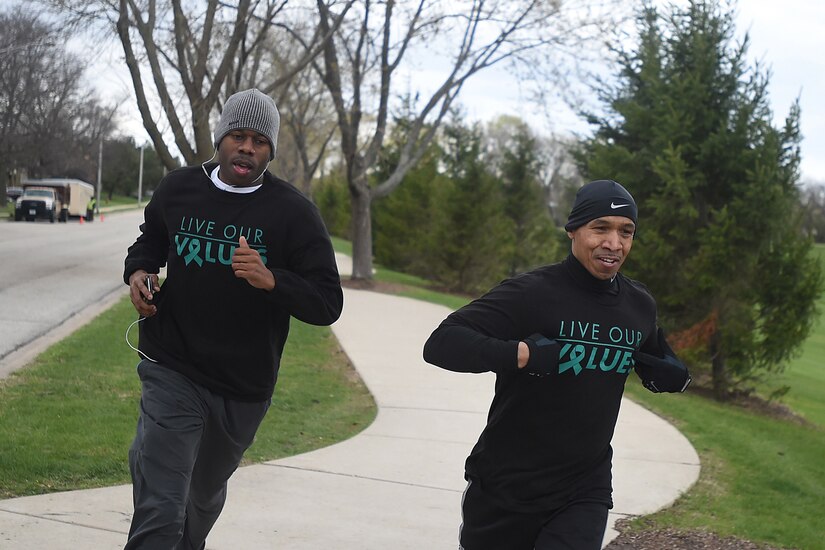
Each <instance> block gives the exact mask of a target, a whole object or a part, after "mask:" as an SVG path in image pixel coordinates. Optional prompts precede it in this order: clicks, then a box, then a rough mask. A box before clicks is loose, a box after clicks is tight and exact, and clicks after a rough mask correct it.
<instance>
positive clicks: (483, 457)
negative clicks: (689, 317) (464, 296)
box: [424, 255, 687, 512]
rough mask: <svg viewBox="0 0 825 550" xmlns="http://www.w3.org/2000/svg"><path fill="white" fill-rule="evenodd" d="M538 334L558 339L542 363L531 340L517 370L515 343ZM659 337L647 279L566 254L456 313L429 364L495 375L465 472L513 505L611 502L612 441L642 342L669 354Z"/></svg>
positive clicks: (432, 346) (428, 350)
mask: <svg viewBox="0 0 825 550" xmlns="http://www.w3.org/2000/svg"><path fill="white" fill-rule="evenodd" d="M535 334H540V335H543V336H545V337H547V338H550V339H554V340H555V343H554V345H555V347H554V348H553V353H552V355H551V358H550V359H549V360H546V361H545V362H547V363H549V364H546V365H539V366H537V365H531V363H532V362H533V360H534V358H536V359H538V358H540V357H542V356H541V355H540V354H537V353H534V351H535V349H536V348H535V343H534V342H533V343H531V344H530V345H531V359H530V363H528V367H529V368H525V369H521V370H519V369H518V368H517V346H518V342H519V341H521V340H526V339H529V338H530V337H531V336H532V335H535ZM657 335H658V330H657V326H656V303H655V301H654V299H653V297H652V296H651V295H650V293H649V292H648V291H647V289H646V288H645V287H644V286H643V285H642V284H640V283H638V282H636V281H633V280H632V279H629V278H627V277H625V276H623V275H622V274H618V275H617V276H616V277H615V278H614V280H613V281H603V280H599V279H596V278H595V277H593V276H592V275H590V273H589V272H588V271H587V270H586V269H585V268H584V267H583V266H582V265H581V264H580V263H579V262H578V260H576V259H575V257H573V256H572V255H570V256H568V258H567V259H566V260H565V261H564V262H561V263H558V264H554V265H549V266H545V267H542V268H539V269H537V270H535V271H532V272H529V273H525V274H523V275H520V276H517V277H514V278H512V279H508V280H506V281H504V282H503V283H501V284H500V285H499V286H497V287H495V288H494V289H492V290H491V291H490V292H489V293H487V294H486V295H484V296H482V297H481V298H479V299H478V300H475V301H474V302H472V303H470V304H469V305H467V306H465V307H463V308H461V309H460V310H458V311H456V312H455V313H453V314H451V315H450V316H449V317H448V318H447V319H446V320H445V321H444V322H443V323H442V324H441V325H440V326H439V327H438V328H437V329H436V330H435V331H434V332H433V334H432V335H431V336H430V338H429V340H428V341H427V343H426V345H425V347H424V359H425V360H426V361H427V362H429V363H432V364H435V365H438V366H440V367H442V368H445V369H448V370H453V371H458V372H487V371H494V372H495V373H496V375H497V376H496V386H495V397H494V399H493V402H492V405H491V407H490V412H489V416H488V420H487V426H486V428H485V429H484V431H483V432H482V434H481V436H480V438H479V440H478V443H477V444H476V445H475V447H474V448H473V450H472V453H471V454H470V456H469V458H468V459H467V462H466V474H467V476H468V477H469V478H472V479H473V480H474V481H476V482H478V483H479V484H480V485H481V488H482V490H483V491H484V492H485V493H487V494H488V495H489V496H490V497H492V498H494V499H496V500H497V501H499V503H500V504H501V505H503V506H505V507H506V508H509V509H511V510H516V511H525V512H534V511H546V510H552V509H554V508H557V507H558V506H561V505H564V504H565V503H566V502H568V501H569V500H570V499H574V498H576V499H589V500H596V501H601V502H605V503H607V504H608V505H609V506H612V498H611V494H612V487H611V456H612V449H611V446H610V440H611V438H612V436H613V430H614V427H615V425H616V419H617V416H618V413H619V405H620V401H621V397H622V392H623V391H624V384H625V380H626V378H627V376H628V375H629V374H630V372H631V371H632V370H633V369H634V353H635V352H636V351H637V350H639V349H640V348H644V350H645V351H647V352H648V353H650V354H652V355H655V356H658V357H662V356H663V355H665V351H664V350H662V349H660V348H659V345H658V338H657ZM533 340H535V339H533ZM667 351H668V352H669V348H668V350H667ZM670 353H672V352H670ZM545 357H546V356H545ZM679 370H680V374H679V378H680V380H681V379H682V377H683V376H684V377H686V376H687V371H686V369H684V366H683V365H681V363H679ZM537 374H543V375H541V376H539V375H537ZM660 385H661V384H660ZM683 387H684V380H682V382H681V386H680V387H679V388H678V389H677V390H676V391H679V390H680V389H683ZM662 389H664V391H672V388H670V387H668V388H662Z"/></svg>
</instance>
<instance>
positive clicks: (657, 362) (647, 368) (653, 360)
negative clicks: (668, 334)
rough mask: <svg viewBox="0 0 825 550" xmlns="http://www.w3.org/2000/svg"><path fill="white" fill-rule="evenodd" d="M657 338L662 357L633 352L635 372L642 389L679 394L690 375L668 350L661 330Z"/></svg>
mask: <svg viewBox="0 0 825 550" xmlns="http://www.w3.org/2000/svg"><path fill="white" fill-rule="evenodd" d="M657 337H658V339H659V349H660V350H661V352H662V354H663V357H656V356H655V355H650V354H649V353H644V352H642V351H637V352H635V353H634V354H633V359H634V360H635V362H636V367H635V368H636V372H637V373H639V377H640V378H641V379H642V384H644V387H646V388H647V389H649V390H650V391H652V392H653V393H660V392H668V393H681V392H683V391H685V390H686V389H687V387H688V385H689V384H690V373H688V370H687V367H686V366H685V365H684V364H683V363H682V362H681V361H679V359H678V358H677V357H676V354H675V353H673V350H672V349H670V346H669V345H668V343H667V340H665V333H664V332H663V331H662V329H661V328H660V329H659V331H658V334H657Z"/></svg>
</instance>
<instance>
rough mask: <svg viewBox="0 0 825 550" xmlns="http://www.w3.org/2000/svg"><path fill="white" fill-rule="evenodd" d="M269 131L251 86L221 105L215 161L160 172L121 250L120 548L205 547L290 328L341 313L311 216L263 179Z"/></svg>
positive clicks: (322, 236)
mask: <svg viewBox="0 0 825 550" xmlns="http://www.w3.org/2000/svg"><path fill="white" fill-rule="evenodd" d="M279 123H280V117H279V115H278V109H277V108H276V106H275V102H274V101H273V100H272V98H270V97H268V96H266V95H265V94H263V93H261V92H260V91H258V90H245V91H242V92H238V93H236V94H234V95H232V96H231V97H229V99H227V101H226V104H225V105H224V109H223V112H222V113H221V117H220V121H219V122H218V125H217V127H216V128H215V149H216V154H217V157H218V162H217V163H208V162H207V163H204V164H203V165H201V166H193V167H188V168H181V169H179V170H174V171H172V172H170V173H169V174H168V175H167V176H166V177H164V178H163V180H162V181H161V183H160V185H158V187H157V189H156V191H155V193H154V195H153V196H152V200H151V201H150V202H149V204H147V205H146V209H145V210H144V223H143V224H142V225H141V226H140V235H139V236H138V238H137V240H136V241H135V243H134V244H133V245H132V246H131V247H129V251H128V254H127V256H126V262H125V269H124V272H123V280H124V282H125V283H126V284H128V285H129V287H130V292H131V299H132V304H133V305H134V307H135V309H136V310H137V312H138V314H139V315H140V318H139V321H136V322H138V323H139V324H138V326H139V334H140V335H139V343H138V348H137V351H138V354H139V358H140V362H139V363H138V367H137V371H138V375H139V377H140V381H141V398H140V414H139V417H138V423H137V432H136V434H135V439H134V441H133V443H132V446H131V448H130V449H129V469H130V472H131V475H132V487H133V499H134V506H135V512H134V515H133V517H132V525H131V528H130V530H129V538H128V541H127V543H126V549H130V550H131V549H137V548H151V549H155V548H162V549H175V550H200V549H203V548H204V547H205V544H206V542H205V541H206V536H207V535H208V534H209V532H210V530H211V529H212V526H213V525H214V523H215V521H216V520H217V519H218V516H219V515H220V513H221V510H222V509H223V505H224V501H225V500H226V495H227V482H228V480H229V478H230V476H231V475H232V473H233V472H234V471H235V469H236V468H237V467H238V464H239V463H240V461H241V458H242V457H243V453H244V451H246V449H247V448H248V447H249V445H251V444H252V441H253V439H254V437H255V433H256V431H257V429H258V426H259V425H260V423H261V421H262V420H263V418H264V415H265V414H266V411H267V409H268V408H269V405H270V402H271V399H272V395H273V391H274V388H275V382H276V380H277V378H278V369H279V366H280V360H281V353H282V352H283V349H284V344H285V343H286V339H287V334H288V332H289V323H290V319H291V318H292V317H295V318H296V319H299V320H301V321H304V322H306V323H310V324H314V325H329V324H331V323H333V322H334V321H335V320H336V319H337V318H338V316H339V315H340V314H341V309H342V307H343V294H342V292H341V281H340V279H339V277H338V269H337V266H336V264H335V256H334V253H333V250H332V245H331V243H330V240H329V235H328V234H327V231H326V228H325V227H324V222H323V221H322V220H321V217H320V215H319V213H318V210H317V209H316V208H315V206H314V205H313V204H312V202H310V201H309V200H308V199H307V198H306V197H304V195H302V194H301V193H300V192H299V191H298V190H297V189H295V188H294V187H293V186H292V185H290V184H289V183H287V182H285V181H283V180H280V179H278V178H276V177H275V176H273V175H272V174H271V173H269V172H268V171H267V165H268V164H269V162H270V161H271V160H272V159H273V158H274V157H275V149H276V146H277V141H278V128H279ZM164 265H165V266H167V277H166V280H165V282H164V284H163V286H162V287H159V280H158V272H159V271H160V269H161V268H162V267H163V266H164Z"/></svg>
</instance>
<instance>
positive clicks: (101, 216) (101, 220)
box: [100, 213, 103, 223]
mask: <svg viewBox="0 0 825 550" xmlns="http://www.w3.org/2000/svg"><path fill="white" fill-rule="evenodd" d="M100 223H103V213H101V214H100Z"/></svg>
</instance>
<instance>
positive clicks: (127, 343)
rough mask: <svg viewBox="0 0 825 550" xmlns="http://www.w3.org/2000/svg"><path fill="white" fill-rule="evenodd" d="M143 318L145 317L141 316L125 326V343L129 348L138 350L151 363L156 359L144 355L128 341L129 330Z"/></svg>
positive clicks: (143, 319)
mask: <svg viewBox="0 0 825 550" xmlns="http://www.w3.org/2000/svg"><path fill="white" fill-rule="evenodd" d="M145 320H146V317H141V318H140V319H138V320H137V321H135V322H133V323H132V324H131V325H129V326H128V327H127V328H126V345H128V346H129V347H130V348H132V349H133V350H135V351H136V352H138V353H139V354H140V355H141V356H143V357H145V358H146V359H148V360H149V361H151V362H152V363H157V361H155V360H154V359H152V358H151V357H149V356H148V355H146V354H145V353H143V352H142V351H140V350H139V349H137V348H136V347H135V346H133V345H132V342H130V341H129V331H130V330H132V327H133V326H135V325H136V324H138V323H140V322H141V321H145Z"/></svg>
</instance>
